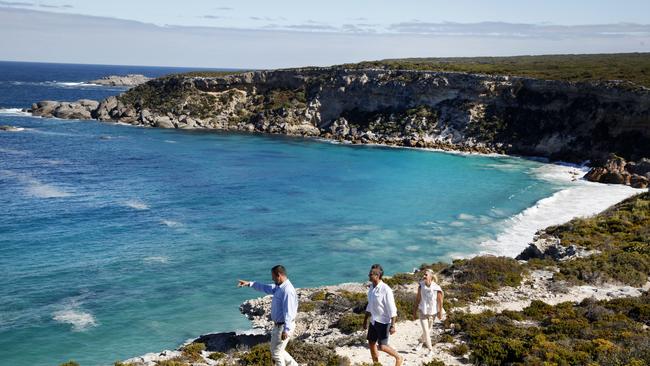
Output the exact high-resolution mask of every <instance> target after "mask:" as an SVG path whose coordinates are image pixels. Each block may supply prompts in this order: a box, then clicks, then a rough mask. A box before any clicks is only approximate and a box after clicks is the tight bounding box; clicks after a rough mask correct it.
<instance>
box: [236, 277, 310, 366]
mask: <svg viewBox="0 0 650 366" xmlns="http://www.w3.org/2000/svg"><path fill="white" fill-rule="evenodd" d="M271 278H272V279H273V284H269V285H267V284H263V283H259V282H254V281H244V280H239V283H238V285H237V287H252V288H254V289H256V290H257V291H261V292H264V293H267V294H273V300H272V301H271V320H273V331H272V332H271V358H272V359H273V364H274V365H275V366H285V365H289V366H298V363H297V362H296V360H294V359H293V357H291V355H290V354H289V353H288V352H287V351H286V350H285V348H286V347H287V343H289V337H291V334H292V332H293V330H294V326H295V323H294V322H295V320H296V313H297V312H298V295H297V294H296V289H295V288H293V285H292V284H291V281H289V279H288V278H287V270H286V269H285V268H284V266H281V265H277V266H275V267H273V268H271Z"/></svg>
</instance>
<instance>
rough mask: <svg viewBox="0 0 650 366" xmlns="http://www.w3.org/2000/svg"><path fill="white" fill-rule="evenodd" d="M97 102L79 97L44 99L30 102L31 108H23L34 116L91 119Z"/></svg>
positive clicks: (97, 104)
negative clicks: (63, 100)
mask: <svg viewBox="0 0 650 366" xmlns="http://www.w3.org/2000/svg"><path fill="white" fill-rule="evenodd" d="M98 106H99V102H97V101H95V100H89V99H80V100H78V101H76V102H56V101H51V100H46V101H42V102H38V103H34V104H32V108H31V109H28V110H25V111H26V112H31V113H32V115H34V116H40V117H50V118H51V117H54V118H61V119H91V118H93V112H94V111H95V110H97V107H98Z"/></svg>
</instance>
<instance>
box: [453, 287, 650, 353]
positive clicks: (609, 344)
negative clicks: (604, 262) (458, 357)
mask: <svg viewBox="0 0 650 366" xmlns="http://www.w3.org/2000/svg"><path fill="white" fill-rule="evenodd" d="M649 300H650V297H649V296H648V293H646V294H645V295H644V296H642V297H638V298H626V299H619V300H612V301H594V300H590V299H587V300H584V301H583V302H582V303H580V304H578V305H574V304H572V303H562V304H558V305H556V306H551V305H548V304H545V303H543V302H541V301H533V303H532V304H531V305H530V306H529V307H527V308H525V309H524V310H523V311H521V312H507V313H506V312H504V313H501V314H495V313H493V312H489V311H488V312H484V313H482V314H464V313H452V314H451V315H450V317H449V319H448V320H447V322H448V323H455V324H456V329H457V330H460V332H461V334H462V335H463V337H464V338H465V339H466V340H467V342H468V345H469V348H470V350H471V354H470V359H471V361H472V362H473V363H475V364H481V365H502V364H513V363H515V364H516V363H522V364H534V365H541V364H555V365H587V364H599V365H644V364H649V363H650V353H648V352H646V350H648V349H650V348H649V347H650V330H648V329H647V327H644V325H646V326H647V321H648V319H649V318H648V315H650V306H649V305H648V302H649ZM521 321H525V322H526V325H525V326H522V325H521V323H520V322H521ZM457 351H458V353H460V351H462V350H460V349H459V350H457Z"/></svg>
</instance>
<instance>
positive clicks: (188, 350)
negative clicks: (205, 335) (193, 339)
mask: <svg viewBox="0 0 650 366" xmlns="http://www.w3.org/2000/svg"><path fill="white" fill-rule="evenodd" d="M201 351H205V344H203V343H190V344H187V345H185V346H183V347H182V348H181V353H182V354H183V356H185V357H186V358H187V359H188V360H190V361H192V362H197V361H202V360H203V358H202V357H201Z"/></svg>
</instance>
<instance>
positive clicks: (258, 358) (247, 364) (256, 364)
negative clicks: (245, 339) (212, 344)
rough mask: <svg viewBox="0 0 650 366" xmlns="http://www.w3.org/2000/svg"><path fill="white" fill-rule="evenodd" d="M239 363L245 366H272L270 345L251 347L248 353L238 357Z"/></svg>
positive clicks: (262, 344) (240, 354)
mask: <svg viewBox="0 0 650 366" xmlns="http://www.w3.org/2000/svg"><path fill="white" fill-rule="evenodd" d="M237 356H238V357H239V363H240V364H241V365H244V366H272V365H273V362H272V361H271V350H270V348H269V343H261V344H258V345H256V346H253V347H251V349H250V350H248V351H247V352H241V353H239V354H238V355H237Z"/></svg>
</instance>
